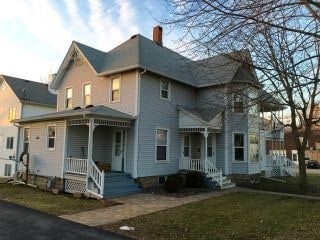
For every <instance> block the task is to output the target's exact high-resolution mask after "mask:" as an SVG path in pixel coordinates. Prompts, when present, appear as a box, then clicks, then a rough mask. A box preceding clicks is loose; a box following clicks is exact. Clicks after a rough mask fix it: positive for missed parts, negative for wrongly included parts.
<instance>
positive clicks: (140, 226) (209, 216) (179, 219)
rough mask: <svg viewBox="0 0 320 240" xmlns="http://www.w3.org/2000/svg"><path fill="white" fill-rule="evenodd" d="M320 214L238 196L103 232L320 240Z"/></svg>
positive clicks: (308, 205)
mask: <svg viewBox="0 0 320 240" xmlns="http://www.w3.org/2000/svg"><path fill="white" fill-rule="evenodd" d="M319 209H320V201H311V200H304V199H297V198H288V197H281V196H274V195H264V194H257V193H234V194H228V195H225V196H223V197H219V198H212V199H209V200H205V201H201V202H197V203H191V204H187V205H184V206H180V207H177V208H173V209H168V210H165V211H160V212H156V213H152V214H148V215H144V216H140V217H136V218H132V219H128V220H123V221H121V222H118V223H115V224H111V225H106V226H102V228H103V229H107V230H111V231H114V232H118V233H121V234H125V235H127V236H129V237H133V238H137V239H168V240H170V239H239V240H240V239H250V240H251V239H270V240H271V239H276V240H277V239H279V240H280V239H281V240H286V239H288V240H289V239H290V240H292V239H319V234H320V221H319V220H320V218H319ZM123 225H128V226H133V227H135V230H134V231H121V230H119V227H120V226H123Z"/></svg>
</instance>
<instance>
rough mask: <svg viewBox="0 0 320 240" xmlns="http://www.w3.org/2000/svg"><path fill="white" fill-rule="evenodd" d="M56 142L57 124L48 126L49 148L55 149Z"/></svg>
mask: <svg viewBox="0 0 320 240" xmlns="http://www.w3.org/2000/svg"><path fill="white" fill-rule="evenodd" d="M55 143H56V126H48V149H49V150H54V149H55Z"/></svg>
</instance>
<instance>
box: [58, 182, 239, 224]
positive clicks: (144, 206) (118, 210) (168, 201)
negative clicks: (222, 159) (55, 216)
mask: <svg viewBox="0 0 320 240" xmlns="http://www.w3.org/2000/svg"><path fill="white" fill-rule="evenodd" d="M234 192H239V188H237V187H235V188H230V189H226V190H223V191H221V192H220V191H216V192H209V193H203V194H197V195H192V196H188V197H184V198H175V197H167V196H161V195H155V194H144V193H142V194H135V195H131V196H126V197H119V198H113V199H112V200H113V201H116V202H121V203H123V204H122V205H117V206H113V207H108V208H101V209H96V210H92V211H87V212H81V213H76V214H71V215H62V216H60V217H62V218H64V219H68V220H71V221H74V222H78V223H82V224H85V225H88V226H100V225H105V224H109V223H114V222H118V221H120V220H123V219H128V218H132V217H137V216H141V215H145V214H148V213H152V212H157V211H161V210H164V209H168V208H173V207H177V206H181V205H184V204H187V203H192V202H197V201H201V200H205V199H209V198H212V197H220V196H222V195H225V194H229V193H234Z"/></svg>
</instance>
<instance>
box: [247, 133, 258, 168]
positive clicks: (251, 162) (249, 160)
mask: <svg viewBox="0 0 320 240" xmlns="http://www.w3.org/2000/svg"><path fill="white" fill-rule="evenodd" d="M251 135H256V136H257V138H258V155H259V156H258V161H256V162H253V161H251V157H250V146H251V142H250V136H251ZM259 149H260V134H259V133H257V132H249V133H248V162H250V164H255V163H259V164H260V151H259Z"/></svg>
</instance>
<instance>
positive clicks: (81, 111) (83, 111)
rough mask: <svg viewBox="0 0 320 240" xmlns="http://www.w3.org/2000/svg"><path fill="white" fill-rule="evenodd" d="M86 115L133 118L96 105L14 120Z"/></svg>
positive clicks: (65, 117)
mask: <svg viewBox="0 0 320 240" xmlns="http://www.w3.org/2000/svg"><path fill="white" fill-rule="evenodd" d="M86 116H88V117H100V118H108V119H122V120H133V119H135V117H134V116H132V115H129V114H127V113H123V112H120V111H118V110H115V109H112V108H109V107H106V106H103V105H98V106H92V107H86V108H74V109H71V110H65V111H60V112H55V113H49V114H44V115H39V116H34V117H28V118H22V119H17V120H15V122H17V123H29V122H41V121H46V120H58V119H69V118H74V117H81V118H85V117H86Z"/></svg>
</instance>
